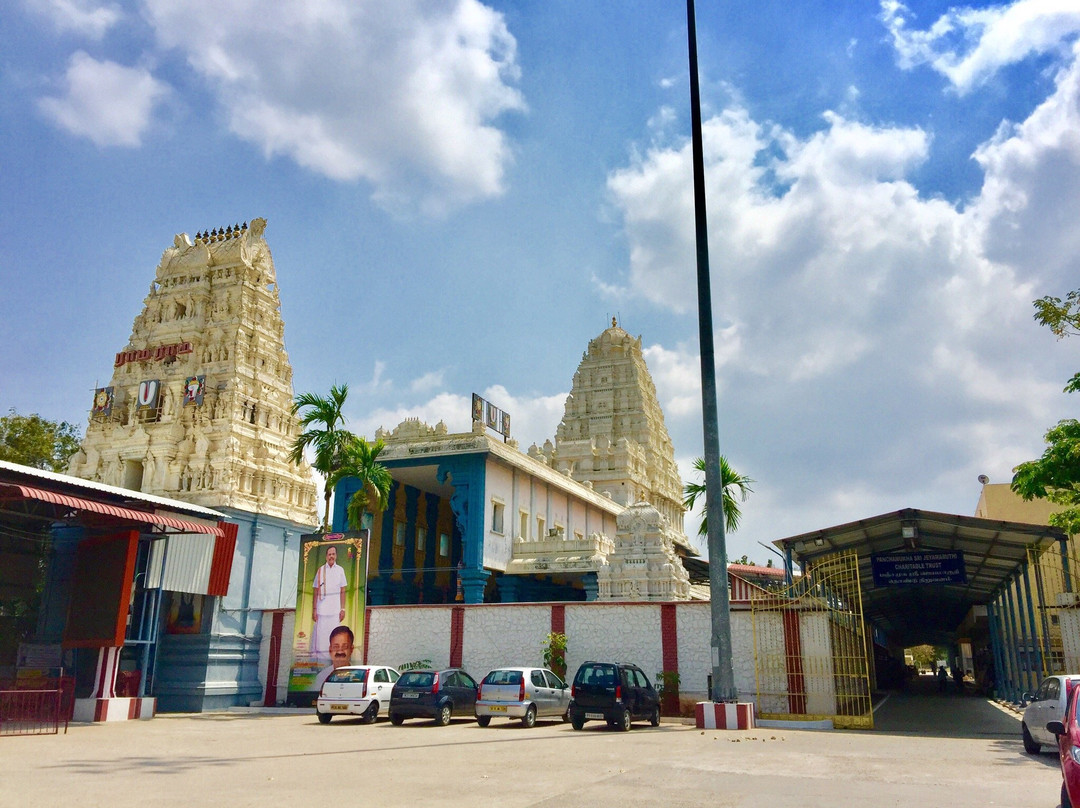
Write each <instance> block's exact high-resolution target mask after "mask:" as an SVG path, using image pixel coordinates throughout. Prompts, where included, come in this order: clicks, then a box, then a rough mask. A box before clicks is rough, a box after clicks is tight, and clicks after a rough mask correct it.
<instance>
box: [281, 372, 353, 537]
mask: <svg viewBox="0 0 1080 808" xmlns="http://www.w3.org/2000/svg"><path fill="white" fill-rule="evenodd" d="M348 395H349V385H347V384H342V385H333V386H332V387H331V388H330V395H329V396H320V395H318V394H316V393H301V394H300V395H298V396H296V398H295V399H294V400H293V406H292V412H293V415H296V414H300V426H301V427H302V428H303V432H301V433H300V435H299V436H298V437H297V438H296V440H295V441H294V442H293V445H292V450H291V451H290V452H289V460H290V461H292V462H293V463H295V464H296V465H300V464H301V463H303V462H304V456H305V453H306V452H307V450H308V449H310V450H311V452H312V454H313V455H314V457H313V459H312V461H311V467H312V468H314V469H315V471H317V472H319V474H321V475H322V476H323V479H324V480H325V481H326V482H325V490H324V491H323V496H324V498H325V500H326V508H325V512H324V515H323V529H324V530H327V529H329V527H330V497H331V495H332V494H333V491H334V488H333V486H332V485H331V484H330V478H331V476H332V475H333V474H334V472H335V471H336V470H337V469H338V468H340V467H341V465H342V463H343V460H344V458H345V455H346V451H347V447H349V446H351V445H352V444H353V443H354V442H355V441H356V440H357V437H356V435H354V434H353V433H352V432H349V431H348V430H347V429H345V428H344V425H345V414H344V413H343V412H342V409H343V408H344V406H345V399H346V397H347V396H348ZM301 411H302V412H301Z"/></svg>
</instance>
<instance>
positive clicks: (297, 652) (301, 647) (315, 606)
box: [289, 531, 367, 704]
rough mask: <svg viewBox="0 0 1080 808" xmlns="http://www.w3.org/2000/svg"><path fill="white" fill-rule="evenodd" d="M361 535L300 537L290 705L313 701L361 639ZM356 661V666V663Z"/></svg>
mask: <svg viewBox="0 0 1080 808" xmlns="http://www.w3.org/2000/svg"><path fill="white" fill-rule="evenodd" d="M366 539H367V531H356V532H349V533H315V534H309V535H305V536H303V537H301V547H300V565H299V573H298V576H297V584H296V626H295V629H294V637H293V659H294V662H293V669H292V673H291V675H290V677H289V695H290V700H292V701H295V702H296V703H298V704H300V703H303V702H307V701H310V700H313V699H314V697H315V696H316V695H318V690H319V687H320V686H321V685H322V682H323V681H325V680H326V677H327V676H329V675H330V672H331V671H333V670H334V669H335V668H340V667H342V666H344V665H351V664H353V663H354V660H353V655H354V653H355V651H356V638H357V637H361V638H362V637H363V632H364V607H365V605H366V604H365V596H366V583H367V560H366V550H367V548H366V543H367V542H366ZM356 661H359V660H356Z"/></svg>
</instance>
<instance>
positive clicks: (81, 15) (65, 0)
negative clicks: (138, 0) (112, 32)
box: [24, 0, 124, 40]
mask: <svg viewBox="0 0 1080 808" xmlns="http://www.w3.org/2000/svg"><path fill="white" fill-rule="evenodd" d="M24 5H25V6H26V8H27V10H29V11H31V12H32V13H34V14H36V15H38V16H40V17H44V18H46V19H47V20H48V21H49V22H50V23H52V25H53V27H54V28H56V30H57V31H59V32H60V33H62V34H67V33H73V34H78V35H80V36H85V37H89V38H90V39H93V40H100V39H101V38H102V37H104V36H105V34H106V33H108V31H109V29H111V28H112V27H113V26H115V25H116V24H117V23H119V22H120V20H121V19H123V16H124V15H123V12H122V11H121V10H120V8H119V7H118V6H117V5H116V4H115V3H95V2H93V0H24Z"/></svg>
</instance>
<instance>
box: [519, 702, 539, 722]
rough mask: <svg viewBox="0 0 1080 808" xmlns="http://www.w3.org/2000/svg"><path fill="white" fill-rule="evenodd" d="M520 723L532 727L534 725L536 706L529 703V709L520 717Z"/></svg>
mask: <svg viewBox="0 0 1080 808" xmlns="http://www.w3.org/2000/svg"><path fill="white" fill-rule="evenodd" d="M521 725H522V726H523V727H526V728H528V727H533V726H535V725H536V706H535V705H530V706H529V709H528V710H526V711H525V717H524V718H522V719H521Z"/></svg>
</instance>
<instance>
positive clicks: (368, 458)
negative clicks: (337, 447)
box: [326, 438, 394, 530]
mask: <svg viewBox="0 0 1080 808" xmlns="http://www.w3.org/2000/svg"><path fill="white" fill-rule="evenodd" d="M383 448H384V444H383V442H382V441H381V440H377V441H375V442H374V443H368V442H367V440H366V439H364V438H356V439H355V440H354V441H353V442H352V443H350V444H348V445H347V446H346V447H345V451H344V454H343V456H342V459H341V465H340V466H338V467H337V468H336V469H334V471H333V473H332V474H331V475H330V476H329V477H327V479H326V487H327V488H328V489H331V490H332V489H334V488H336V487H337V484H338V483H340V482H341V481H342V480H344V479H345V478H347V477H355V478H356V479H357V480H359V481H360V488H359V489H358V490H357V491H356V493H355V494H353V495H352V497H350V499H349V504H348V505H346V506H345V513H346V516H347V517H348V520H349V527H351V528H352V529H353V530H360V529H361V528H362V527H363V526H364V516H365V514H367V513H368V512H369V511H374V512H381V511H385V510H386V506H387V504H388V503H389V501H390V488H391V487H392V486H393V484H394V479H393V477H391V476H390V471H389V469H387V468H386V466H384V465H383V464H382V463H380V462H379V461H378V457H379V453H380V452H382V450H383Z"/></svg>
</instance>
